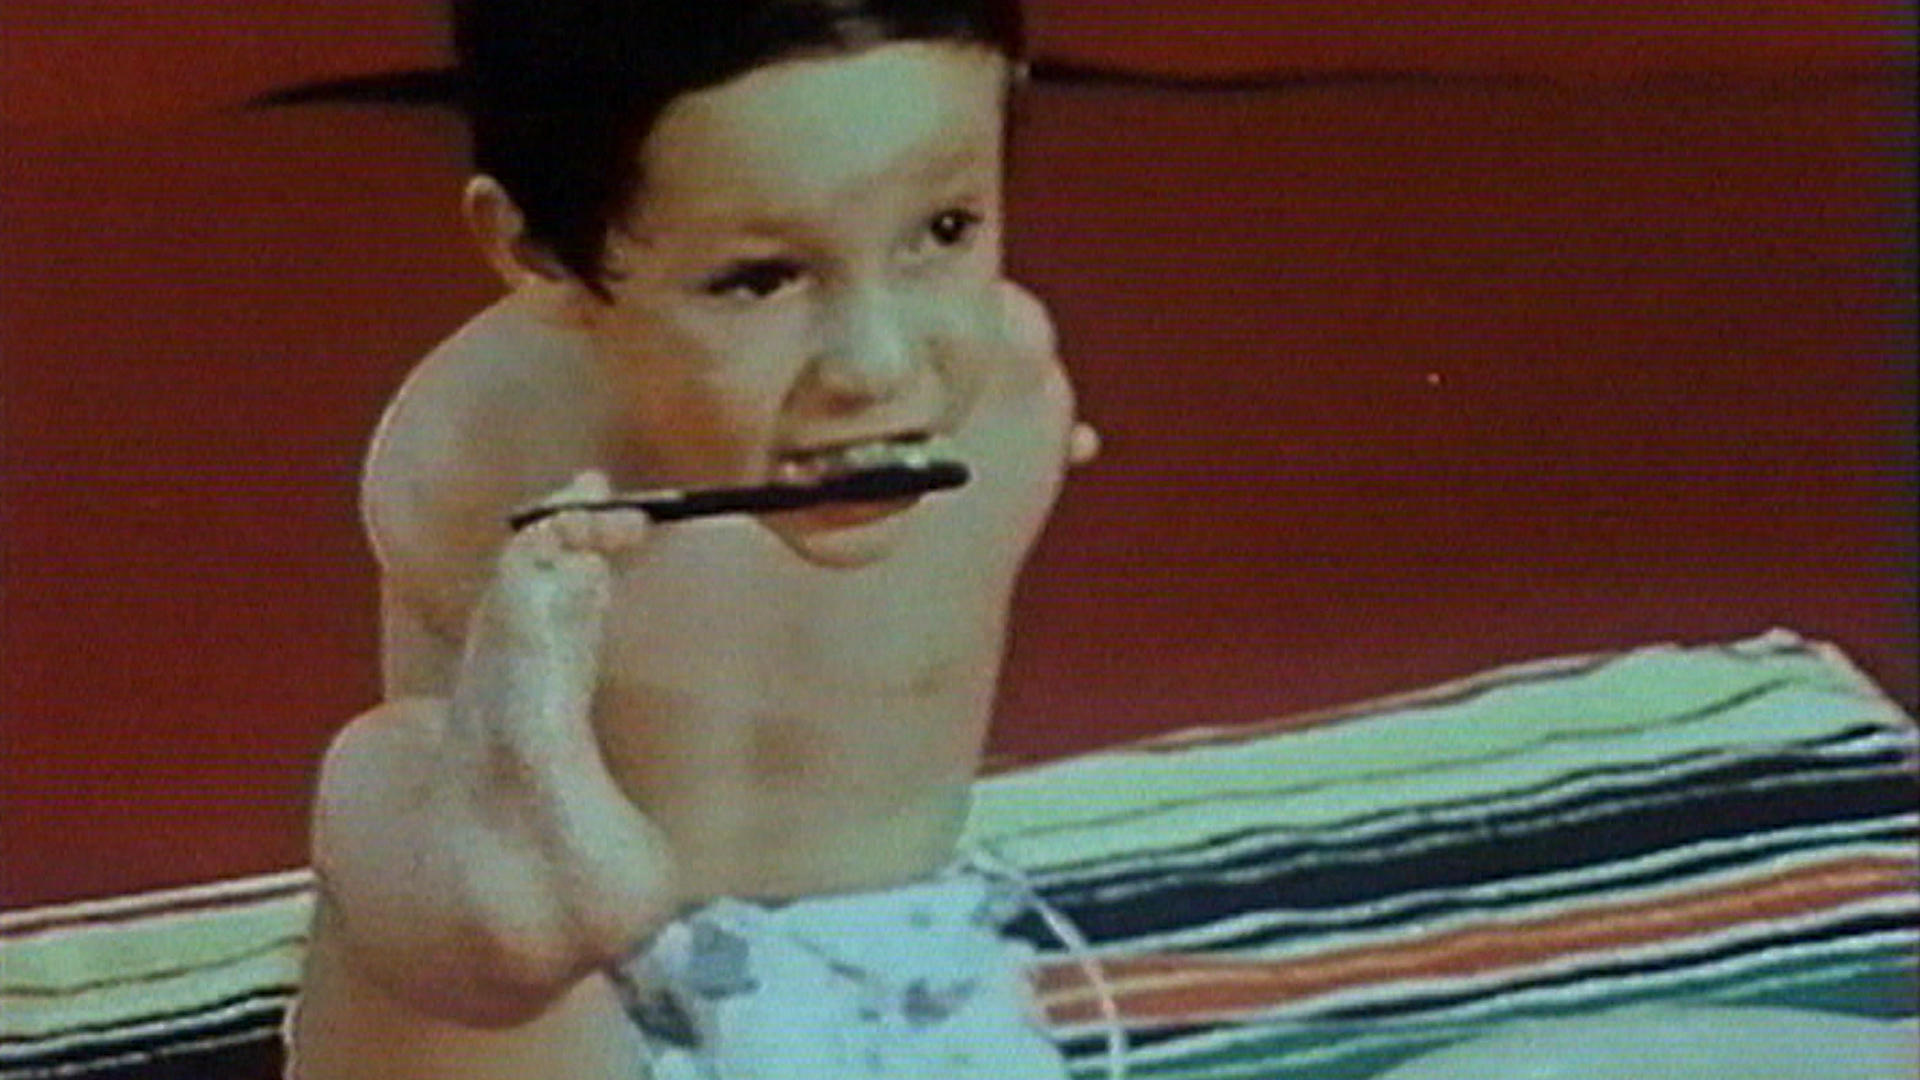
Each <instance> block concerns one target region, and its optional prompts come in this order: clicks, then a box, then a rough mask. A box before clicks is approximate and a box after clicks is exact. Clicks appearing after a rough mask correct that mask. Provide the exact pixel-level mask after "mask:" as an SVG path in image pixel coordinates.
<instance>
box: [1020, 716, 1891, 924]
mask: <svg viewBox="0 0 1920 1080" xmlns="http://www.w3.org/2000/svg"><path fill="white" fill-rule="evenodd" d="M1683 765H1693V766H1695V768H1693V769H1692V771H1689V772H1685V773H1680V772H1676V769H1678V768H1679V767H1680V766H1683ZM1863 768H1881V769H1891V770H1893V771H1896V772H1899V773H1901V774H1903V775H1904V774H1906V773H1907V772H1908V771H1909V762H1908V759H1907V755H1906V753H1905V750H1904V748H1897V747H1896V748H1885V747H1882V748H1870V749H1869V750H1868V752H1866V753H1855V754H1853V755H1851V756H1848V757H1841V756H1839V755H1837V754H1834V753H1831V752H1830V751H1829V752H1827V753H1823V754H1819V755H1813V756H1809V755H1807V754H1804V753H1800V752H1788V753H1784V754H1783V753H1770V754H1767V755H1764V756H1759V757H1748V758H1744V759H1741V760H1738V761H1734V762H1728V761H1726V760H1725V758H1724V756H1723V754H1722V753H1721V752H1719V751H1699V752H1694V753H1689V754H1683V755H1680V756H1678V757H1673V758H1667V759H1664V760H1661V761H1657V762H1651V763H1639V764H1628V765H1598V766H1590V767H1587V768H1584V769H1580V770H1577V771H1574V772H1569V773H1565V774H1562V775H1560V776H1557V777H1554V778H1553V779H1550V780H1547V781H1544V782H1541V783H1539V784H1535V785H1530V786H1528V787H1524V788H1514V789H1509V790H1507V791H1503V792H1500V793H1499V794H1497V795H1495V796H1492V797H1473V796H1468V797H1461V798H1455V799H1447V800H1441V801H1436V802H1430V803H1424V804H1411V805H1402V806H1398V807H1394V808H1392V809H1388V810H1378V811H1371V812H1369V813H1366V814H1361V815H1357V816H1354V817H1350V818H1346V819H1342V820H1338V821H1334V822H1329V823H1326V824H1322V825H1315V826H1311V827H1306V828H1300V827H1287V826H1280V827H1271V826H1256V827H1252V828H1245V829H1239V830H1235V831H1232V832H1228V833H1220V834H1216V835H1214V836H1211V837H1207V838H1204V839H1201V840H1196V841H1192V842H1189V843H1184V844H1181V845H1178V846H1171V847H1165V848H1160V849H1158V850H1155V851H1153V852H1150V853H1148V854H1147V855H1146V857H1145V858H1141V857H1139V856H1135V855H1128V856H1121V857H1120V858H1118V859H1116V858H1114V857H1112V856H1107V857H1105V858H1104V859H1099V860H1093V859H1090V860H1087V861H1086V862H1084V863H1078V864H1070V865H1062V864H1056V865H1055V866H1052V867H1045V868H1034V869H1032V870H1031V871H1030V873H1031V875H1032V877H1033V879H1034V880H1035V881H1037V882H1040V883H1042V885H1043V886H1044V887H1045V888H1047V889H1050V890H1053V891H1056V892H1059V893H1061V894H1062V895H1072V893H1073V892H1074V891H1075V890H1076V889H1078V890H1080V891H1083V892H1084V891H1089V890H1095V889H1108V888H1113V887H1121V886H1125V885H1127V884H1128V883H1130V882H1147V883H1152V882H1154V881H1158V880H1160V879H1163V878H1165V877H1167V876H1168V875H1169V874H1171V873H1177V872H1179V871H1178V870H1177V869H1175V867H1178V866H1179V864H1181V863H1185V864H1186V868H1187V869H1192V870H1197V871H1199V872H1201V873H1207V874H1211V873H1214V872H1216V871H1217V870H1218V869H1220V868H1222V867H1231V866H1234V865H1239V864H1246V863H1255V864H1260V863H1266V862H1269V861H1270V858H1271V856H1270V855H1269V854H1267V852H1269V851H1270V850H1272V847H1273V845H1268V846H1264V847H1261V848H1260V849H1258V850H1254V851H1252V852H1248V853H1240V854H1234V855H1223V854H1222V853H1221V849H1223V848H1230V847H1236V846H1243V845H1244V844H1245V842H1246V841H1248V840H1253V839H1259V838H1262V837H1271V838H1275V839H1276V840H1278V838H1281V837H1304V838H1310V839H1312V840H1313V841H1315V842H1316V843H1318V844H1319V845H1321V846H1324V847H1334V846H1338V845H1339V844H1340V843H1347V844H1351V845H1354V846H1360V847H1375V848H1378V847H1383V846H1388V845H1390V844H1391V842H1393V841H1394V840H1395V838H1396V837H1397V836H1401V835H1409V834H1411V835H1421V834H1427V833H1438V832H1440V831H1441V830H1442V828H1443V827H1461V826H1463V825H1464V827H1466V828H1469V829H1475V830H1477V829H1479V828H1481V827H1482V825H1483V823H1484V821H1485V820H1486V819H1487V818H1489V817H1495V816H1497V817H1499V818H1500V819H1501V820H1502V821H1504V822H1506V823H1508V824H1510V825H1512V824H1516V823H1519V822H1521V821H1526V820H1533V819H1545V820H1546V821H1547V822H1549V823H1553V822H1555V821H1556V820H1557V819H1558V818H1560V817H1563V816H1565V815H1566V814H1567V813H1569V812H1570V811H1572V810H1576V809H1579V808H1580V807H1582V806H1583V805H1590V804H1593V803H1620V802H1624V801H1626V800H1629V799H1645V798H1649V797H1660V796H1662V795H1663V793H1664V792H1666V791H1668V790H1669V789H1676V788H1679V789H1695V788H1698V787H1701V786H1703V785H1711V784H1715V783H1718V784H1721V785H1726V784H1737V785H1753V784H1757V783H1760V782H1763V781H1765V780H1767V779H1769V778H1772V777H1780V776H1785V777H1793V776H1800V775H1810V774H1811V775H1817V774H1845V773H1849V772H1858V771H1860V770H1861V769H1863ZM1599 780H1615V781H1621V780H1626V781H1635V782H1633V783H1619V782H1616V783H1613V784H1611V785H1609V786H1599V785H1596V784H1595V783H1594V782H1595V781H1599ZM1583 788H1584V789H1585V790H1574V791H1573V792H1572V794H1571V795H1569V796H1567V797H1565V798H1563V799H1562V801H1560V802H1557V803H1554V802H1544V801H1542V800H1543V798H1544V797H1545V796H1548V795H1551V794H1553V793H1554V792H1556V791H1564V790H1567V789H1583ZM1528 803H1532V804H1533V805H1530V806H1529V805H1526V804H1528ZM1406 822H1411V824H1410V825H1409V824H1404V823H1406ZM1279 846H1281V847H1283V848H1284V847H1285V846H1288V843H1287V842H1285V841H1282V842H1280V844H1279ZM1116 863H1117V864H1119V865H1118V866H1115V864H1116ZM1102 865H1105V866H1108V867H1109V869H1108V870H1107V871H1106V872H1104V873H1099V874H1094V875H1089V874H1087V873H1086V871H1087V870H1088V869H1090V868H1094V867H1099V866H1102ZM1128 867H1131V868H1130V869H1129V868H1128Z"/></svg>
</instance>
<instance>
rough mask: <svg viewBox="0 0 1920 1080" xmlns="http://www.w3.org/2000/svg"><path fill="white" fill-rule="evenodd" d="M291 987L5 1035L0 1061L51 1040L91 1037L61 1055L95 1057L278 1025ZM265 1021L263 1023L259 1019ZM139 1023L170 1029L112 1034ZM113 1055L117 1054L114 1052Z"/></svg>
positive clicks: (269, 987) (291, 989) (248, 992)
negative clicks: (236, 1011) (234, 1012)
mask: <svg viewBox="0 0 1920 1080" xmlns="http://www.w3.org/2000/svg"><path fill="white" fill-rule="evenodd" d="M295 989H296V988H295V987H292V986H262V987H256V988H254V989H252V990H248V991H246V992H244V993H240V994H231V995H228V996H227V997H223V998H220V999H218V1000H216V1001H209V1002H203V1003H201V1004H199V1005H195V1006H192V1007H191V1008H186V1009H173V1010H169V1011H167V1012H157V1013H143V1014H140V1015H137V1016H122V1017H118V1018H116V1019H113V1020H108V1021H101V1022H98V1023H92V1024H74V1025H71V1026H69V1027H63V1028H61V1029H59V1030H58V1031H52V1032H48V1033H47V1034H44V1035H28V1036H20V1035H14V1036H7V1037H5V1038H0V1061H3V1060H5V1059H6V1057H7V1056H8V1055H10V1054H11V1053H13V1052H15V1051H14V1048H15V1047H32V1046H33V1045H34V1044H35V1043H41V1042H48V1041H51V1040H54V1039H68V1038H71V1037H73V1036H76V1035H80V1036H85V1035H93V1036H96V1038H94V1039H92V1040H90V1041H88V1042H87V1043H86V1044H85V1045H84V1046H79V1047H72V1048H69V1050H68V1051H66V1052H65V1053H71V1054H74V1055H78V1056H80V1057H82V1058H85V1057H98V1056H100V1055H101V1054H102V1053H105V1052H106V1050H102V1049H100V1048H102V1047H104V1048H109V1049H112V1048H115V1047H119V1046H121V1045H132V1046H138V1045H140V1044H142V1043H145V1042H154V1043H156V1044H160V1045H164V1044H166V1043H168V1042H175V1041H178V1040H179V1039H181V1038H186V1037H193V1038H198V1037H200V1036H201V1035H203V1034H205V1033H208V1032H216V1033H217V1032H223V1031H227V1030H230V1029H231V1030H246V1029H247V1028H248V1026H249V1025H254V1024H262V1023H271V1024H278V1023H279V1022H280V1016H281V1015H282V1014H283V1013H285V1012H286V1002H287V1000H288V999H289V998H291V997H292V996H293V994H294V992H295ZM248 1006H253V1007H254V1008H252V1009H251V1011H249V1012H247V1013H245V1014H243V1015H242V1016H239V1017H229V1018H227V1019H224V1020H214V1019H212V1017H213V1016H214V1014H216V1013H219V1012H221V1011H224V1010H227V1009H232V1008H235V1007H248ZM263 1016H264V1017H268V1018H269V1019H266V1020H263V1019H262V1017H263ZM143 1024H167V1025H169V1026H170V1028H172V1029H173V1030H170V1031H169V1032H167V1033H166V1034H164V1035H156V1036H132V1037H129V1036H125V1035H116V1034H115V1032H123V1031H125V1030H126V1029H127V1028H131V1027H136V1026H139V1025H143ZM114 1052H118V1051H117V1050H115V1051H114Z"/></svg>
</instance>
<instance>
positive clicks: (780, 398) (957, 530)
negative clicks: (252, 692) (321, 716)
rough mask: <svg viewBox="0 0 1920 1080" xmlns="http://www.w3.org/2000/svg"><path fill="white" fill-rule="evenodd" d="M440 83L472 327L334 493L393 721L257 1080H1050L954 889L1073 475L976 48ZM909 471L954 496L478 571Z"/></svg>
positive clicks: (711, 30)
mask: <svg viewBox="0 0 1920 1080" xmlns="http://www.w3.org/2000/svg"><path fill="white" fill-rule="evenodd" d="M455 35H456V43H457V45H458V47H459V50H460V55H461V62H462V74H463V76H464V78H465V80H466V83H465V92H466V97H467V101H466V104H467V106H468V109H469V112H470V115H471V119H472V122H473V131H474V151H475V161H476V165H477V172H478V175H477V176H476V177H475V179H474V180H473V181H472V182H471V183H470V185H469V187H468V190H467V193H466V212H467V217H468V220H469V224H470V226H471V227H472V230H473V232H474V234H475V235H476V237H477V238H478V240H479V243H480V246H481V247H482V249H483V250H484V252H485V254H486V257H487V258H488V260H489V261H490V262H491V264H492V265H493V267H494V268H495V269H496V270H497V271H498V273H499V274H500V276H501V278H502V280H503V281H504V282H505V283H506V286H507V296H506V297H505V298H504V299H503V300H501V301H500V302H499V303H498V304H496V305H495V306H494V307H492V308H491V309H490V310H488V311H486V312H484V313H483V314H481V315H480V316H478V317H477V318H476V319H475V320H474V321H473V322H472V323H471V324H470V325H468V326H467V327H466V328H464V329H463V330H461V331H460V332H459V333H458V334H456V335H455V336H454V337H453V338H452V339H451V340H449V341H448V342H447V343H446V344H444V345H443V346H441V347H440V348H439V349H438V350H436V351H435V352H434V353H433V354H432V355H431V356H429V357H428V358H427V359H426V360H425V361H424V362H423V363H422V365H421V366H420V367H419V369H418V370H416V371H415V372H414V374H413V375H412V376H411V378H410V379H409V380H408V381H407V383H406V385H405V386H404V388H403V389H402V390H401V391H400V393H399V395H398V397H397V398H396V399H395V401H394V402H393V404H392V406H391V407H390V409H389V411H388V414H387V416H386V418H385V421H384V422H383V424H382V427H381V429H380V431H379V433H378V435H377V437H376V439H375V441H374V445H373V448H372V451H371V454H370V456H369V459H368V465H367V471H366V478H365V508H366V515H367V524H368V528H369V532H370V535H371V537H372V543H373V546H374V549H375V551H376V553H377V555H378V557H379V560H380V564H381V567H382V570H383V578H382V587H383V607H384V619H385V627H384V631H385V633H384V642H385V644H384V658H385V678H386V685H387V701H386V703H385V704H383V705H382V706H380V707H379V708H377V709H375V710H374V711H373V712H372V713H370V714H368V715H366V716H363V717H361V718H360V719H358V720H356V721H355V722H354V723H353V724H352V725H350V726H349V727H348V728H347V729H346V730H345V731H344V732H343V733H342V734H341V736H340V737H339V738H338V740H337V741H336V743H335V745H334V746H333V747H332V749H331V750H330V752H329V754H328V757H327V760H326V763H325V766H324V768H323V771H322V776H321V781H320V785H319V793H318V796H317V799H316V809H315V826H314V864H315V867H316V870H317V872H318V875H319V879H320V894H321V899H320V904H319V909H318V914H317V916H316V920H315V926H314V936H313V942H312V947H311V953H310V961H309V969H308V972H307V975H306V978H305V983H304V986H303V991H302V1001H301V1005H300V1008H299V1010H298V1013H297V1018H296V1019H295V1021H294V1022H293V1024H292V1025H291V1028H292V1036H293V1038H292V1043H293V1047H292V1048H293V1050H294V1051H296V1052H297V1060H296V1061H295V1063H294V1066H293V1068H294V1070H296V1072H297V1075H298V1076H300V1077H301V1078H302V1080H332V1078H336V1077H353V1078H359V1080H373V1078H378V1077H395V1078H399V1077H460V1078H463V1080H482V1078H486V1077H515V1078H526V1077H540V1078H544V1080H567V1078H575V1077H578V1078H582V1080H587V1078H592V1080H599V1078H613V1077H621V1078H629V1077H637V1076H645V1075H648V1074H649V1072H651V1074H652V1075H654V1076H658V1077H662V1078H672V1077H681V1076H703V1077H747V1076H755V1077H758V1076H769V1077H794V1078H801V1077H819V1078H822V1080H825V1078H835V1080H842V1078H846V1080H850V1078H853V1077H857V1076H867V1075H872V1076H908V1075H911V1076H926V1077H942V1078H949V1080H959V1078H963V1077H969V1076H980V1077H993V1078H995V1080H1024V1078H1039V1077H1048V1078H1055V1077H1060V1076H1063V1075H1064V1070H1063V1067H1062V1064H1061V1060H1060V1057H1059V1054H1058V1053H1057V1051H1055V1050H1054V1048H1053V1047H1052V1045H1051V1044H1050V1043H1049V1042H1048V1040H1047V1039H1046V1038H1045V1036H1044V1034H1043V1032H1042V1031H1041V1030H1040V1028H1039V1026H1038V1024H1037V1023H1036V1022H1035V1020H1034V1018H1033V1016H1032V1007H1031V1004H1030V1003H1029V1001H1028V1000H1027V998H1026V997H1025V993H1026V991H1025V985H1024V981H1023V979H1022V976H1021V970H1020V963H1019V960H1020V955H1019V954H1018V953H1017V952H1015V951H1013V950H1012V949H1010V948H1009V947H1007V946H1006V945H1005V944H1004V943H1003V942H1002V941H1001V939H1000V936H999V934H998V923H999V921H1002V920H1004V919H1005V918H1006V917H1007V916H1008V914H1009V910H1008V906H1007V903H1006V901H1007V899H1008V891H1009V890H1008V882H1007V881H1006V880H1005V879H1004V878H1003V877H1001V876H1000V875H998V874H996V873H994V872H992V871H990V870H986V869H982V868H981V867H980V866H979V865H977V864H975V863H973V862H970V861H968V860H966V859H962V858H958V857H957V855H956V850H955V848H956V840H957V837H958V835H959V832H960V829H961V826H962V823H963V820H964V818H965V816H966V813H967V808H968V793H969V789H970V784H971V782H972V779H973V775H974V771H975V768H976V765H977V763H978V760H979V755H980V751H981V745H982V742H983V739H984V737H985V734H986V729H987V724H988V719H989V714H990V711H991V706H992V702H993V695H994V685H995V680H996V676H997V671H998V665H999V662H1000V657H1001V651H1002V647H1003V642H1004V637H1005V631H1006V620H1007V610H1008V605H1009V599H1010V594H1011V590H1012V588H1013V584H1014V580H1015V576H1016V574H1017V572H1018V570H1019V567H1020V565H1021V562H1022V561H1023V559H1024V558H1025V556H1026V553H1027V551H1028V549H1029V547H1030V546H1031V544H1032V542H1033V540H1034V538H1035V536H1036V534H1037V533H1038V531H1039V530H1040V528H1041V526H1042V524H1043V522H1044V521H1045V519H1046V516H1047V513H1048V510H1049V508H1050V506H1051V504H1052V502H1053V500H1054V497H1055V494H1056V492H1057V489H1058V486H1059V483H1060V479H1061V475H1062V473H1063V470H1064V467H1065V466H1066V464H1067V463H1068V462H1069V460H1086V459H1088V458H1090V457H1091V456H1092V453H1093V450H1094V446H1095V440H1094V438H1093V434H1092V432H1091V430H1089V429H1087V428H1085V427H1083V426H1080V425H1076V424H1074V423H1073V420H1072V416H1073V399H1072V395H1071V392H1070V390H1069V388H1068V384H1067V381H1066V378H1065V376H1064V374H1063V372H1062V370H1061V368H1060V366H1059V364H1058V362H1057V360H1056V359H1055V357H1054V355H1053V345H1052V340H1051V332H1050V328H1049V325H1048V322H1047V319H1046V317H1045V314H1044V312H1043V311H1042V310H1041V308H1040V307H1039V305H1038V304H1037V302H1035V301H1034V300H1033V299H1032V298H1031V297H1030V296H1028V295H1027V294H1025V293H1024V292H1022V291H1021V290H1019V289H1018V288H1017V287H1016V286H1014V285H1012V284H1010V283H1008V282H1007V281H1006V280H1005V279H1004V277H1003V276H1002V267H1001V222H1002V206H1001V196H1002V189H1001V181H1002V172H1003V168H1002V157H1001V155H1002V150H1003V144H1004V135H1005V132H1004V122H1005V116H1006V111H1007V95H1008V92H1009V89H1010V87H1011V84H1012V82H1013V80H1014V73H1015V70H1016V69H1015V66H1014V63H1013V61H1014V60H1015V59H1016V58H1017V57H1019V55H1020V52H1021V38H1020V24H1019V19H1018V13H1017V11H1016V9H1015V6H1014V4H1013V3H1011V2H1006V3H991V2H975V3H968V2H961V0H734V2H728V3H694V2H691V0H679V2H675V0H654V2H644V0H630V2H625V3H621V2H614V0H603V2H597V3H596V2H584V0H576V2H571V3H536V2H533V0H521V2H499V0H467V2H460V3H456V5H455ZM909 454H931V455H933V456H936V457H939V458H943V459H950V460H953V461H957V462H959V463H961V464H963V465H965V466H966V467H967V469H968V470H969V471H970V474H971V480H970V481H969V482H968V483H966V484H965V485H964V486H962V487H960V488H959V489H957V490H955V491H952V492H946V493H940V494H934V495H927V496H924V497H919V498H900V499H894V500H890V501H886V502H866V503H854V504H837V505H827V506H820V507H816V508H812V509H802V510H793V511H786V512H779V513H767V514H760V515H745V516H734V517H726V518H711V519H705V520H699V521H689V522H684V523H678V524H671V525H663V524H654V523H650V521H649V520H648V518H647V517H646V516H645V515H643V514H642V513H640V512H639V511H635V510H614V511H589V510H573V511H568V512H563V513H558V514H555V515H553V516H550V517H548V518H546V519H544V520H542V521H540V522H539V523H537V524H535V525H533V526H531V527H529V528H527V529H525V530H524V531H522V532H520V533H518V534H517V535H515V534H512V533H510V531H509V530H508V528H507V526H506V524H505V522H506V519H507V518H508V516H509V515H510V514H511V513H512V512H513V511H515V510H516V509H521V508H524V507H526V506H528V505H529V504H540V503H543V502H544V503H556V502H574V501H579V500H592V499H596V498H603V497H605V496H607V495H608V494H609V493H612V492H626V491H633V490H641V489H654V488H664V487H670V488H676V489H694V488H706V487H717V486H736V485H748V484H764V483H768V482H789V483H796V484H800V483H808V482H811V481H814V480H817V479H818V478H820V477H821V476H822V475H825V474H829V473H832V472H835V471H837V470H840V469H843V468H846V467H847V466H848V464H849V463H861V464H869V463H873V462H887V461H893V460H896V459H899V458H901V457H903V456H906V455H909Z"/></svg>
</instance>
